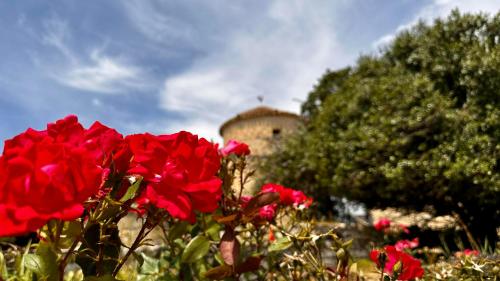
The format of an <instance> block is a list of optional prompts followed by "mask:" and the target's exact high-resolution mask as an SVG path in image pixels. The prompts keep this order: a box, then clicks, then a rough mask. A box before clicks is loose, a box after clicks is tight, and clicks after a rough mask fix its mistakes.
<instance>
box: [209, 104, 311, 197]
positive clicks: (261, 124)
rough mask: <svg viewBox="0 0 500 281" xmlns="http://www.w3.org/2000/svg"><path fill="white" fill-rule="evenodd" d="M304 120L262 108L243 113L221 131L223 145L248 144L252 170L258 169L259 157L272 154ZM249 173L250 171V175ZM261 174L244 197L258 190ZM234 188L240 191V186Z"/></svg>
mask: <svg viewBox="0 0 500 281" xmlns="http://www.w3.org/2000/svg"><path fill="white" fill-rule="evenodd" d="M301 120H302V119H301V118H300V116H299V115H297V114H294V113H291V112H286V111H281V110H278V109H274V108H270V107H267V106H259V107H256V108H253V109H250V110H248V111H245V112H242V113H240V114H238V115H236V116H234V117H233V118H231V119H229V120H227V121H226V122H224V124H222V126H221V127H220V131H219V133H220V135H221V136H222V137H223V138H224V144H226V143H227V142H228V141H229V140H237V141H240V142H244V143H246V144H248V146H249V147H250V150H251V155H250V157H249V158H248V160H249V162H248V163H249V165H250V170H251V169H254V168H255V167H256V165H255V163H256V162H255V161H258V159H259V156H265V155H267V154H269V153H271V152H272V151H273V147H274V146H275V145H276V144H278V143H279V142H280V140H282V139H283V138H284V137H286V135H287V134H290V133H292V132H293V131H295V130H297V128H298V127H299V126H300V125H301V123H302V121H301ZM247 172H248V171H247ZM258 177H259V171H257V173H255V174H254V176H252V177H251V178H250V180H249V182H248V183H247V184H245V189H244V193H245V194H249V195H250V194H253V193H255V192H256V191H257V190H258V186H257V184H256V178H258ZM233 188H234V189H235V190H240V186H239V185H238V183H237V182H235V183H234V185H233Z"/></svg>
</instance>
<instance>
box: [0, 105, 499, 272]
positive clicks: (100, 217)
mask: <svg viewBox="0 0 500 281" xmlns="http://www.w3.org/2000/svg"><path fill="white" fill-rule="evenodd" d="M249 153H250V151H249V149H248V146H247V145H246V144H244V143H239V142H236V141H230V142H229V143H228V145H227V146H226V147H225V148H223V149H221V150H219V148H218V146H217V144H214V143H211V142H209V141H207V140H205V139H203V138H199V137H197V136H196V135H193V134H191V133H189V132H183V131H182V132H178V133H175V134H168V135H152V134H149V133H143V134H134V135H129V136H125V137H124V136H123V135H121V134H120V133H118V132H117V131H116V130H114V129H112V128H108V127H106V126H104V125H103V124H101V123H99V122H95V123H94V124H92V125H91V126H90V127H89V128H84V127H83V126H82V125H81V124H80V123H79V122H78V119H77V117H76V116H73V115H70V116H67V117H66V118H63V119H61V120H58V121H56V122H54V123H50V124H48V125H47V128H46V129H45V130H41V131H37V130H34V129H28V130H27V131H25V132H24V133H21V134H19V135H18V136H16V137H14V138H12V139H10V140H7V141H6V142H5V145H4V151H3V154H2V155H1V156H0V237H7V236H18V235H24V234H28V233H33V232H35V233H36V236H37V239H36V240H35V241H33V242H36V243H34V244H30V243H28V245H27V246H26V247H25V248H24V249H22V248H19V247H18V246H15V245H13V244H11V243H4V242H2V241H3V240H0V246H1V247H2V252H0V280H48V281H52V280H86V281H87V280H90V281H92V280H94V281H96V280H97V281H109V280H111V281H115V280H141V281H145V280H204V279H214V280H222V279H235V280H240V279H243V280H364V279H363V278H364V272H365V273H366V272H370V271H373V270H372V269H368V270H366V269H365V271H363V270H362V269H361V267H362V265H363V264H364V263H363V260H359V261H357V260H355V259H354V258H353V257H352V256H351V253H350V251H351V250H350V247H351V245H352V243H353V241H352V240H348V241H346V240H344V239H342V238H341V235H340V234H338V233H336V231H335V230H334V229H333V228H331V229H328V230H327V231H326V232H318V231H317V228H316V226H317V225H316V221H315V219H313V217H312V216H311V214H310V212H309V208H310V207H311V206H312V205H313V204H315V203H314V200H313V199H312V198H311V197H308V196H307V195H306V194H304V193H303V192H302V191H300V190H295V189H293V188H289V187H285V186H282V185H279V184H275V183H267V184H264V185H262V186H261V188H260V190H259V191H258V192H257V193H256V194H254V195H243V194H244V193H243V190H244V189H245V188H246V187H247V183H248V181H249V178H250V177H251V176H252V175H253V174H254V171H252V170H250V171H249V170H248V169H249V167H248V165H247V157H246V156H247V155H249ZM131 214H137V220H138V221H139V224H140V226H139V229H138V233H137V234H134V237H133V239H132V241H130V243H124V242H123V241H122V238H121V235H120V234H121V233H120V231H121V230H119V228H118V224H119V223H120V222H123V220H122V219H124V218H125V217H130V216H133V215H131ZM374 227H375V228H376V229H377V230H380V231H384V235H385V236H387V232H386V231H387V230H388V229H389V228H390V227H391V222H390V221H389V220H380V221H378V222H376V223H375V224H374ZM397 229H398V231H396V232H395V233H396V234H398V233H399V234H401V232H405V233H406V234H408V233H409V232H408V231H405V228H404V227H402V226H399V227H397ZM153 230H157V231H159V232H160V233H161V235H162V241H164V243H159V244H161V245H155V246H157V247H159V249H160V252H159V253H157V254H156V256H157V257H158V258H157V259H155V258H152V257H151V256H148V255H146V254H145V253H144V252H141V250H140V249H142V247H143V246H145V245H147V244H148V243H149V242H150V240H149V238H148V234H149V233H151V232H152V231H153ZM4 239H5V238H4ZM418 246H419V239H418V238H413V239H411V240H408V239H402V240H399V241H397V242H396V243H395V244H394V245H388V246H385V247H384V248H383V249H375V250H373V251H372V252H371V254H370V258H371V259H372V261H373V262H374V263H375V264H376V266H377V267H378V270H379V272H378V273H379V274H380V275H379V276H381V279H380V280H413V279H416V278H427V277H426V276H424V269H423V268H424V267H423V266H422V264H421V262H420V261H419V260H417V259H416V258H414V257H412V256H411V254H415V253H416V252H417V250H418V251H419V252H422V250H421V249H416V248H417V247H418ZM325 255H326V256H329V257H331V258H330V259H329V260H326V259H325ZM482 256H483V255H482V254H480V253H479V252H478V251H477V250H476V249H475V250H469V249H468V250H464V251H463V253H461V254H458V253H457V254H456V258H457V259H461V260H460V267H457V266H455V267H453V268H454V269H456V268H460V270H461V271H460V276H466V274H468V273H463V272H469V271H471V270H472V271H471V272H473V274H474V275H471V276H475V277H476V276H479V277H483V276H486V277H488V278H489V277H491V276H493V275H494V274H496V273H492V272H494V269H495V261H493V262H492V261H491V260H487V259H483V257H482ZM480 262H482V263H481V266H484V267H481V269H482V268H488V270H489V271H488V273H487V274H485V273H483V272H479V271H477V270H476V269H477V268H478V266H479V265H478V263H480ZM443 268H445V267H438V266H427V267H426V270H429V272H432V274H433V275H432V276H438V275H437V274H438V273H437V272H438V271H439V270H441V271H442V270H444V269H443ZM490 269H491V270H490ZM446 270H448V269H446ZM474 270H475V271H474ZM490 273H491V274H490ZM439 274H441V273H439ZM439 276H444V275H439ZM429 280H430V279H429ZM439 280H448V279H439ZM450 280H452V279H450Z"/></svg>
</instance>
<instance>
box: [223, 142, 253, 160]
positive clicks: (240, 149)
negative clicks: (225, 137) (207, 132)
mask: <svg viewBox="0 0 500 281" xmlns="http://www.w3.org/2000/svg"><path fill="white" fill-rule="evenodd" d="M220 152H221V154H222V155H223V156H228V155H229V154H235V155H237V156H243V155H249V154H250V148H249V147H248V145H247V144H245V143H242V142H238V141H235V140H229V141H228V142H227V144H226V146H224V148H222V149H221V150H220Z"/></svg>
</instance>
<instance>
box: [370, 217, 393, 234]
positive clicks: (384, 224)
mask: <svg viewBox="0 0 500 281" xmlns="http://www.w3.org/2000/svg"><path fill="white" fill-rule="evenodd" d="M373 227H374V228H375V230H376V231H382V230H386V229H387V228H389V227H391V220H390V219H388V218H381V219H379V220H378V221H376V222H374V223H373Z"/></svg>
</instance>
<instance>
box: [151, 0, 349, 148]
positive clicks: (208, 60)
mask: <svg viewBox="0 0 500 281" xmlns="http://www.w3.org/2000/svg"><path fill="white" fill-rule="evenodd" d="M270 3H271V4H269V5H268V6H267V7H265V8H266V10H265V11H259V12H258V14H255V15H254V14H248V15H246V19H248V18H250V19H252V18H258V20H255V21H250V22H248V21H245V20H243V19H242V20H241V22H239V23H238V24H237V23H236V22H235V23H234V27H232V28H238V32H230V31H228V32H226V34H227V36H226V37H225V38H224V42H225V44H223V45H221V46H220V47H218V48H217V49H216V50H209V52H207V56H205V57H203V58H201V59H198V60H196V61H195V62H194V63H193V64H192V65H191V67H189V68H188V69H187V70H185V71H184V72H181V73H180V74H178V75H175V76H171V77H167V78H166V80H165V83H164V88H163V89H162V90H161V93H160V101H161V103H160V106H161V107H162V108H164V109H165V110H167V111H177V112H179V113H180V114H182V115H183V116H185V121H184V122H182V123H178V124H177V125H176V126H175V127H176V128H190V129H191V130H192V131H194V132H199V133H200V135H202V136H205V137H209V138H217V139H219V137H218V136H217V135H218V127H219V125H220V124H221V123H222V122H223V121H224V120H226V119H228V118H230V117H232V116H233V115H235V114H236V113H238V112H240V111H242V110H246V109H249V108H251V107H254V106H257V105H258V101H257V96H259V95H262V96H264V97H265V99H264V104H265V105H269V106H273V107H277V108H280V109H284V110H289V111H294V112H298V111H299V106H300V104H299V103H298V102H296V101H294V99H297V98H298V99H301V100H303V99H305V97H306V96H307V93H308V92H309V91H310V90H311V89H312V88H313V84H314V83H315V81H316V80H317V79H318V78H319V77H320V76H321V75H322V74H323V73H324V72H325V71H326V69H327V68H335V67H340V66H344V65H346V64H347V63H349V62H351V61H352V59H353V58H354V57H355V56H357V54H352V53H349V52H347V51H345V50H343V49H342V48H341V46H340V44H339V43H338V42H337V38H336V33H335V24H334V15H333V13H332V7H331V3H330V2H328V1H318V2H307V5H306V2H304V1H288V0H280V1H273V2H270ZM226 12H227V11H225V10H224V9H221V11H220V15H219V16H221V17H222V16H224V13H226ZM262 13H263V14H262ZM228 28H231V26H229V27H228Z"/></svg>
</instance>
